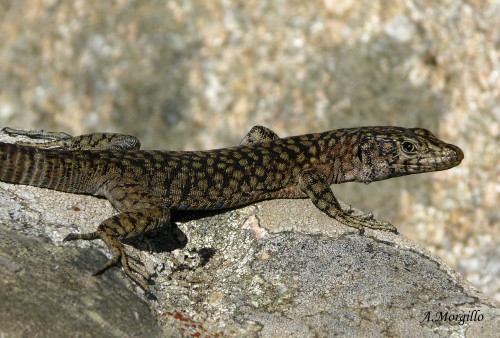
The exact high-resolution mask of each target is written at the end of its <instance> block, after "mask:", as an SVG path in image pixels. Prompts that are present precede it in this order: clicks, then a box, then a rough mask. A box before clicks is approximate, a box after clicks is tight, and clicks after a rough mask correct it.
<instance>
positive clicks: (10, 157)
mask: <svg viewBox="0 0 500 338" xmlns="http://www.w3.org/2000/svg"><path fill="white" fill-rule="evenodd" d="M2 131H3V132H4V133H6V134H8V135H11V136H26V137H28V138H30V139H33V140H30V141H25V142H18V143H16V144H11V143H0V181H2V182H8V183H14V184H21V185H31V186H35V187H41V188H48V189H54V190H59V191H64V192H68V193H74V194H92V195H96V196H103V197H105V198H106V199H108V200H109V202H111V204H112V205H113V206H114V208H115V209H116V210H117V211H118V213H117V214H116V215H114V216H112V217H110V218H108V219H106V220H104V221H103V222H102V223H101V224H100V225H99V226H98V227H97V230H96V231H94V232H90V233H70V234H68V235H67V236H66V237H65V238H64V241H73V240H94V239H101V240H103V241H104V242H105V243H106V244H107V246H108V247H109V248H110V250H111V252H112V258H110V259H109V260H108V261H107V262H106V263H105V264H104V265H103V266H102V267H101V268H100V269H99V270H98V271H97V272H96V273H95V274H99V273H102V272H104V271H105V270H107V269H108V268H110V267H111V266H114V265H116V264H118V263H121V266H122V268H123V270H124V272H125V274H126V275H127V276H128V277H129V278H131V279H132V280H133V281H134V282H135V283H137V285H139V286H140V287H141V288H142V289H144V291H146V292H148V283H147V282H149V279H150V276H149V274H148V273H147V272H145V271H142V269H141V268H140V267H138V266H137V265H136V264H135V263H133V262H132V261H129V259H128V256H127V253H126V251H125V247H124V245H123V243H122V241H123V240H125V239H128V238H131V237H134V236H137V235H139V234H143V233H145V232H147V231H150V230H152V229H155V228H158V227H160V226H164V225H169V224H170V221H171V213H172V211H174V210H181V211H184V210H211V209H225V208H232V207H238V206H242V205H246V204H251V203H255V202H258V201H262V200H267V199H296V198H309V199H310V200H311V201H312V203H313V204H314V205H315V206H316V207H317V208H318V209H319V210H321V211H322V212H324V213H325V214H327V215H328V216H330V217H332V218H333V219H335V220H337V221H339V222H340V223H341V224H344V225H346V226H349V227H353V228H356V229H358V230H359V231H360V233H363V232H364V229H365V228H370V229H376V230H383V231H390V232H395V233H397V230H396V228H395V227H394V226H393V225H392V224H390V223H388V222H382V221H378V220H375V219H374V218H373V215H372V214H365V215H362V216H355V215H354V214H352V212H351V211H352V210H350V207H349V210H345V208H343V207H341V205H340V203H339V201H338V200H337V198H336V197H335V195H334V194H333V191H332V190H331V188H330V186H331V185H333V184H339V183H343V182H351V181H356V182H363V183H370V182H373V181H380V180H385V179H389V178H392V177H397V176H403V175H411V174H417V173H424V172H432V171H439V170H446V169H449V168H452V167H455V166H457V165H458V164H460V162H461V161H462V159H463V157H464V154H463V152H462V150H461V149H460V148H459V147H457V146H455V145H452V144H448V143H445V142H443V141H441V140H440V139H438V138H437V137H436V136H435V135H434V134H432V133H431V132H430V131H428V130H426V129H422V128H403V127H390V126H388V127H357V128H346V129H335V130H330V131H326V132H321V133H313V134H306V135H300V136H292V137H286V138H280V137H278V135H277V134H276V133H274V132H273V131H272V130H270V129H268V128H265V127H262V126H255V127H253V128H252V129H251V130H250V131H249V132H248V134H247V135H246V136H245V137H244V138H243V139H242V141H241V143H240V145H239V146H236V147H229V148H221V149H214V150H205V151H159V150H140V141H139V140H138V139H137V138H135V137H133V136H129V135H122V134H112V133H94V134H87V135H81V136H76V137H73V136H71V135H69V134H66V133H56V132H48V131H27V130H18V129H11V128H4V129H3V130H2ZM34 139H42V140H43V141H42V142H36V141H34Z"/></svg>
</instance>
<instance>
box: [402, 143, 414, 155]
mask: <svg viewBox="0 0 500 338" xmlns="http://www.w3.org/2000/svg"><path fill="white" fill-rule="evenodd" d="M401 148H402V149H403V151H404V152H405V153H414V152H415V151H417V147H416V146H415V145H414V144H413V143H411V142H409V141H404V142H403V143H401Z"/></svg>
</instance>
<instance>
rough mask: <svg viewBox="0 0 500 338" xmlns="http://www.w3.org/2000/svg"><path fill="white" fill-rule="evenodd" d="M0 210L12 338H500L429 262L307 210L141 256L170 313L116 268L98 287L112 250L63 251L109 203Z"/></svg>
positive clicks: (437, 263) (26, 196)
mask: <svg viewBox="0 0 500 338" xmlns="http://www.w3.org/2000/svg"><path fill="white" fill-rule="evenodd" d="M0 206H1V207H0V266H1V269H0V285H2V287H1V289H0V336H2V335H5V336H23V335H33V334H35V333H37V334H40V335H47V336H58V335H66V334H68V333H70V334H71V335H72V336H82V337H86V336H89V337H90V336H96V335H106V336H110V337H135V336H148V337H155V336H162V335H163V336H191V335H195V334H202V335H216V334H225V335H228V336H253V335H255V336H256V335H259V336H262V337H277V336H290V335H294V336H303V337H312V336H334V335H339V336H353V337H356V336H414V337H433V336H434V337H443V336H456V335H460V336H470V337H478V336H481V337H496V336H497V333H498V332H497V328H498V327H499V325H500V309H499V305H498V304H497V303H496V302H495V301H493V300H491V299H489V298H488V297H486V296H485V295H483V294H482V293H481V292H479V291H477V290H476V289H475V288H474V287H472V286H471V285H470V284H469V283H468V282H467V281H465V280H464V279H463V278H461V277H460V276H459V275H458V274H457V273H456V272H454V271H452V270H451V269H450V268H449V267H447V266H446V265H445V264H444V263H443V262H442V261H441V260H440V259H439V258H437V257H435V256H433V255H432V254H431V253H429V252H428V251H427V250H425V249H423V248H422V247H420V246H418V245H416V244H415V243H413V242H411V241H409V240H408V239H406V238H405V237H404V236H402V235H395V234H391V233H385V232H375V231H371V230H367V231H366V232H365V234H364V235H360V234H359V233H358V232H357V231H356V230H353V229H350V228H347V227H344V226H341V225H338V224H336V223H335V221H334V220H332V219H330V218H329V217H327V216H326V215H324V214H322V213H321V212H319V211H318V210H317V209H316V208H315V207H314V206H313V205H312V204H311V203H310V202H309V201H307V200H280V201H267V202H262V203H258V204H256V205H251V206H247V207H245V208H241V209H237V210H229V211H226V212H221V213H215V214H214V213H211V214H207V213H204V214H196V213H195V214H182V215H178V216H180V217H178V219H180V221H178V222H177V223H176V224H177V228H175V229H174V231H173V232H172V234H174V236H171V237H170V238H168V237H166V236H167V235H168V233H167V232H166V231H156V232H155V233H153V234H148V235H145V236H143V237H142V238H140V239H139V240H138V241H134V242H131V244H132V245H131V246H130V249H131V251H132V252H133V255H136V256H138V257H139V258H140V259H141V260H142V262H143V263H144V265H145V268H146V269H147V270H148V271H150V272H156V274H157V276H156V277H155V278H153V280H154V282H155V284H154V285H152V292H153V293H154V294H155V296H156V297H157V300H153V299H147V297H145V296H144V295H143V293H142V292H141V290H140V289H138V288H137V287H136V286H135V285H133V284H132V283H131V282H130V281H129V280H128V279H127V278H126V277H124V274H122V273H120V272H119V271H118V269H116V268H112V269H110V270H108V271H106V272H105V273H104V274H102V275H99V276H91V273H92V271H95V270H96V269H97V268H98V267H99V266H100V265H101V264H103V262H104V261H105V257H104V255H103V252H104V253H106V252H107V250H106V248H105V247H104V246H103V245H102V243H100V241H93V242H82V241H79V242H73V243H62V242H61V239H62V238H64V236H65V235H67V234H68V233H69V232H74V231H79V232H87V231H92V230H93V229H95V227H96V226H97V224H98V223H99V222H100V221H101V220H103V219H105V218H107V217H109V216H110V215H112V214H113V213H114V211H113V209H112V208H111V206H110V205H109V203H108V202H107V201H106V200H103V199H98V198H95V197H92V196H80V195H72V194H66V193H61V192H56V191H50V190H47V189H39V188H33V187H25V186H17V185H11V184H5V183H1V184H0ZM184 236H187V241H186V240H185V238H184ZM137 248H139V249H141V250H138V249H137ZM467 315H468V317H465V316H467ZM155 319H156V322H155ZM461 320H463V322H462V323H460V321H461Z"/></svg>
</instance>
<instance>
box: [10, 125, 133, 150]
mask: <svg viewBox="0 0 500 338" xmlns="http://www.w3.org/2000/svg"><path fill="white" fill-rule="evenodd" d="M2 132H4V133H6V134H7V135H10V136H26V137H28V138H30V139H37V140H45V141H43V142H29V141H28V142H17V144H19V145H22V146H29V147H36V148H50V149H61V150H106V149H122V150H137V149H139V148H140V147H141V143H140V142H139V140H138V139H137V138H136V137H134V136H130V135H123V134H113V133H93V134H86V135H80V136H71V135H69V134H66V133H62V132H51V131H44V130H21V129H12V128H8V127H5V128H3V129H2Z"/></svg>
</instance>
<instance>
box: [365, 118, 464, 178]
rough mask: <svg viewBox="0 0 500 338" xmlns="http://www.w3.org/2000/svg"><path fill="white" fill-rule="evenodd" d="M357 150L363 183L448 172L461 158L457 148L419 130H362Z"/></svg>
mask: <svg viewBox="0 0 500 338" xmlns="http://www.w3.org/2000/svg"><path fill="white" fill-rule="evenodd" d="M357 150H358V154H357V156H358V157H359V159H360V160H361V163H362V166H363V170H362V172H363V174H362V175H361V176H363V177H362V179H361V180H360V181H362V182H365V183H369V182H372V181H380V180H384V179H387V178H391V177H397V176H403V175H411V174H418V173H423V172H430V171H439V170H446V169H450V168H453V167H455V166H457V165H458V164H460V162H461V161H462V159H463V158H464V154H463V152H462V150H461V149H460V148H459V147H457V146H455V145H453V144H449V143H445V142H443V141H441V140H440V139H438V138H437V137H436V136H435V135H434V134H432V133H431V132H430V131H428V130H426V129H422V128H409V129H408V128H400V127H371V128H363V130H362V131H361V135H360V137H359V143H358V149H357Z"/></svg>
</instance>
